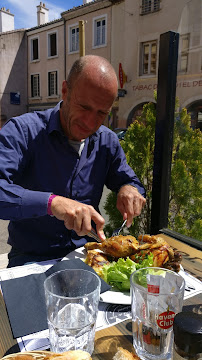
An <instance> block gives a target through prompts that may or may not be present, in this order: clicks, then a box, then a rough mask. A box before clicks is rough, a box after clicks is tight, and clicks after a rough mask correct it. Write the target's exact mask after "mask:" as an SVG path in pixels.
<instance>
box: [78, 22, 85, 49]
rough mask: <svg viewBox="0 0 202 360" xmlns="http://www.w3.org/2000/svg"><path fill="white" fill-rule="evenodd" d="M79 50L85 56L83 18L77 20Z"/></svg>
mask: <svg viewBox="0 0 202 360" xmlns="http://www.w3.org/2000/svg"><path fill="white" fill-rule="evenodd" d="M79 52H80V56H85V25H84V20H79Z"/></svg>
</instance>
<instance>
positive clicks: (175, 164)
mask: <svg viewBox="0 0 202 360" xmlns="http://www.w3.org/2000/svg"><path fill="white" fill-rule="evenodd" d="M155 97H156V94H155ZM177 106H178V101H177V100H176V108H177ZM155 122H156V107H155V104H154V103H148V104H145V105H144V107H143V112H142V114H141V116H139V117H138V118H137V119H136V120H135V121H134V122H133V123H132V124H131V125H130V126H129V128H128V130H127V132H126V135H125V137H124V140H122V141H120V142H121V146H122V147H123V150H124V152H125V154H126V158H127V162H128V164H129V165H130V166H131V167H132V169H133V170H134V171H135V173H136V174H137V176H138V177H139V179H140V180H141V182H142V183H143V184H144V186H145V189H146V192H147V202H146V206H145V208H144V210H143V211H142V214H141V215H140V216H139V217H137V218H135V219H134V221H133V224H132V226H131V228H130V234H132V235H134V236H137V235H138V234H139V233H150V225H151V206H152V179H153V161H154V145H155ZM190 124H191V121H190V115H189V114H188V113H187V110H186V109H182V110H181V111H180V112H179V111H176V113H175V124H174V136H173V154H172V164H171V179H170V197H169V216H168V227H169V228H170V229H171V230H174V231H176V232H179V233H181V234H184V235H187V236H190V237H193V238H196V239H199V240H202V217H201V208H202V195H201V194H202V191H201V190H202V161H201V148H202V133H201V132H200V130H199V129H196V130H193V129H192V128H191V127H190ZM104 209H105V211H106V213H107V214H108V216H109V223H108V224H107V225H106V226H105V232H106V234H107V236H110V235H111V233H112V231H113V229H114V228H116V227H119V226H120V224H121V222H122V215H121V214H120V213H119V211H118V210H117V209H116V194H114V193H110V194H109V195H108V197H107V199H106V202H105V205H104Z"/></svg>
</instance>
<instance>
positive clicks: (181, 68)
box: [179, 34, 189, 72]
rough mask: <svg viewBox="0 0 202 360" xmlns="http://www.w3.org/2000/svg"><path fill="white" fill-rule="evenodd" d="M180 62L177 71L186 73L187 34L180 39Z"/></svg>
mask: <svg viewBox="0 0 202 360" xmlns="http://www.w3.org/2000/svg"><path fill="white" fill-rule="evenodd" d="M180 50H181V52H180V61H179V71H180V72H187V69H188V55H189V34H186V35H182V36H181V37H180Z"/></svg>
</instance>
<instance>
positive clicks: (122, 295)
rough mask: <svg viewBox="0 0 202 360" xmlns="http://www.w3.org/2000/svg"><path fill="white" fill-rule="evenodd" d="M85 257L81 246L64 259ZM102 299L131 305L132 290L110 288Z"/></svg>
mask: <svg viewBox="0 0 202 360" xmlns="http://www.w3.org/2000/svg"><path fill="white" fill-rule="evenodd" d="M76 258H77V259H78V258H79V259H85V258H86V250H85V248H84V247H80V248H78V249H76V250H74V251H72V252H71V253H69V254H68V255H67V256H66V257H65V258H63V260H70V259H76ZM180 268H181V270H180V271H179V273H178V274H180V275H182V276H183V272H184V271H183V270H184V269H183V267H182V266H181V265H180ZM100 301H102V302H104V303H109V304H119V305H130V304H131V298H130V292H129V291H127V292H122V291H120V290H115V289H113V290H108V291H105V292H104V293H102V294H101V295H100Z"/></svg>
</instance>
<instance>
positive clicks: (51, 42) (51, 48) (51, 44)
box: [48, 32, 57, 57]
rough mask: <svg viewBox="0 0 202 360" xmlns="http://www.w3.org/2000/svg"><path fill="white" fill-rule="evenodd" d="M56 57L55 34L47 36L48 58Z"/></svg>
mask: <svg viewBox="0 0 202 360" xmlns="http://www.w3.org/2000/svg"><path fill="white" fill-rule="evenodd" d="M56 55H57V33H56V32H54V33H51V34H48V57H52V56H56Z"/></svg>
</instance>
